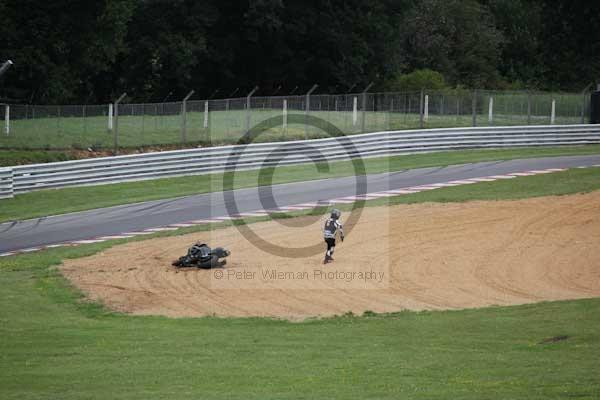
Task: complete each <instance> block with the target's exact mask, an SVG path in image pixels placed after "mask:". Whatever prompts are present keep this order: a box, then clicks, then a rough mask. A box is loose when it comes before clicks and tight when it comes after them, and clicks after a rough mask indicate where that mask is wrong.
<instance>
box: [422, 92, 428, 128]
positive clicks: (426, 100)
mask: <svg viewBox="0 0 600 400" xmlns="http://www.w3.org/2000/svg"><path fill="white" fill-rule="evenodd" d="M427 120H429V95H428V94H426V95H425V109H424V110H423V121H425V122H427Z"/></svg>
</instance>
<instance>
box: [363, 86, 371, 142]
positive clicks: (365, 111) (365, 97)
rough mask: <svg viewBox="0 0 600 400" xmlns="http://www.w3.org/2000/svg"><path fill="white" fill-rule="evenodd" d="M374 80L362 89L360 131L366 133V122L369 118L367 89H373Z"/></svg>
mask: <svg viewBox="0 0 600 400" xmlns="http://www.w3.org/2000/svg"><path fill="white" fill-rule="evenodd" d="M371 86H373V82H370V83H369V84H368V85H367V87H366V88H365V89H364V90H363V91H362V121H361V122H360V131H361V132H362V133H365V123H366V120H367V91H368V90H369V89H371Z"/></svg>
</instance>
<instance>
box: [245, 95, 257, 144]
mask: <svg viewBox="0 0 600 400" xmlns="http://www.w3.org/2000/svg"><path fill="white" fill-rule="evenodd" d="M257 90H258V86H254V89H252V91H251V92H250V93H248V96H246V135H248V134H249V133H250V117H251V115H250V113H251V111H250V97H252V95H253V94H254V93H255V92H256V91H257Z"/></svg>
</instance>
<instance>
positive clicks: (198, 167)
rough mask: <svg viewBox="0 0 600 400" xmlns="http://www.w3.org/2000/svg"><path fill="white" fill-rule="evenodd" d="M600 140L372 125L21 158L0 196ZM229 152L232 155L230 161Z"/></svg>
mask: <svg viewBox="0 0 600 400" xmlns="http://www.w3.org/2000/svg"><path fill="white" fill-rule="evenodd" d="M594 143H600V126H597V125H596V126H594V125H563V126H556V125H554V126H510V127H487V128H446V129H425V130H412V131H389V132H375V133H368V134H362V135H352V136H343V137H337V138H326V139H314V140H301V141H294V142H273V143H257V144H249V145H235V146H224V147H207V148H200V149H189V150H176V151H166V152H160V153H146V154H135V155H124V156H116V157H105V158H96V159H86V160H76V161H64V162H56V163H48V164H35V165H23V166H16V167H12V168H2V169H0V198H6V197H12V195H13V193H15V194H19V193H26V192H30V191H34V190H40V189H49V188H61V187H67V186H83V185H100V184H109V183H118V182H131V181H140V180H147V179H156V178H165V177H177V176H186V175H199V174H205V173H213V172H222V171H225V170H233V169H235V170H236V171H239V170H248V169H256V168H261V167H274V166H277V165H290V164H301V163H310V162H312V161H311V159H310V158H309V156H312V157H314V156H315V155H319V157H320V158H321V157H322V160H323V161H334V160H347V159H351V158H356V157H375V156H387V155H400V154H414V153H421V152H434V151H444V150H457V149H475V148H502V147H521V146H559V145H582V144H594ZM232 160H235V163H233V162H232Z"/></svg>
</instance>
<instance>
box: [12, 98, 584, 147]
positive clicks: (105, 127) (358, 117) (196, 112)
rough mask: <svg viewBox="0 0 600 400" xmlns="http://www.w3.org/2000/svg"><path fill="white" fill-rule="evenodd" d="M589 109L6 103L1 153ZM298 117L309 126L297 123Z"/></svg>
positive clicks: (307, 134) (475, 121)
mask: <svg viewBox="0 0 600 400" xmlns="http://www.w3.org/2000/svg"><path fill="white" fill-rule="evenodd" d="M589 104H590V94H589V93H579V94H573V93H548V92H529V91H527V92H525V91H520V92H509V91H484V90H474V91H472V90H446V91H419V92H402V93H354V94H343V95H327V94H317V95H311V96H307V95H300V96H276V97H259V96H253V97H244V98H235V99H220V100H189V101H187V102H185V103H184V102H169V103H153V104H118V105H113V104H106V105H85V106H76V105H69V106H38V105H20V104H2V105H0V107H2V108H3V114H2V115H3V116H4V129H3V132H2V134H1V135H0V149H80V150H113V151H115V152H118V150H119V149H136V148H148V147H153V146H154V147H161V146H163V147H164V146H166V147H193V146H213V145H225V144H235V143H239V142H240V141H243V138H244V135H245V134H246V133H247V132H248V131H249V129H251V128H252V127H253V126H255V125H257V124H259V123H261V122H265V121H267V120H270V119H271V118H273V120H272V121H273V127H271V128H269V129H267V130H266V131H265V132H264V133H262V134H261V135H260V136H259V137H257V138H256V141H285V140H297V139H306V138H319V137H326V136H328V134H327V133H326V132H325V131H324V130H323V129H321V128H320V127H319V126H314V124H307V123H303V122H302V121H305V120H307V118H308V117H309V116H310V117H316V118H318V119H319V120H321V121H325V122H326V123H330V124H333V125H335V126H336V127H337V128H338V129H339V130H340V131H341V132H343V133H344V134H348V135H351V134H357V133H364V132H376V131H382V130H403V129H418V128H448V127H465V126H503V125H552V124H580V123H586V122H587V121H588V120H589ZM117 107H118V109H117ZM184 110H185V111H184ZM117 111H118V112H117ZM294 114H297V115H301V116H304V118H306V119H305V120H303V119H302V118H289V117H290V116H291V115H294ZM288 119H290V123H288ZM292 120H293V122H292ZM299 121H300V122H299Z"/></svg>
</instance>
